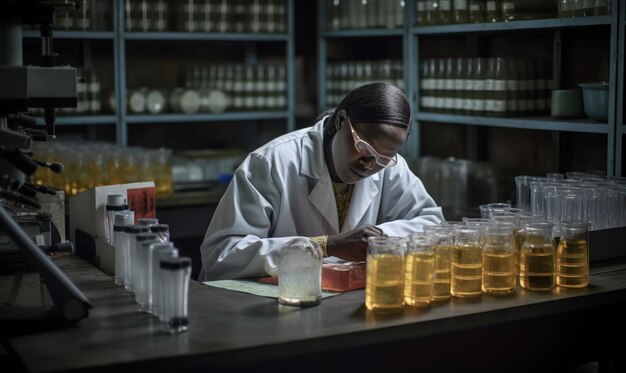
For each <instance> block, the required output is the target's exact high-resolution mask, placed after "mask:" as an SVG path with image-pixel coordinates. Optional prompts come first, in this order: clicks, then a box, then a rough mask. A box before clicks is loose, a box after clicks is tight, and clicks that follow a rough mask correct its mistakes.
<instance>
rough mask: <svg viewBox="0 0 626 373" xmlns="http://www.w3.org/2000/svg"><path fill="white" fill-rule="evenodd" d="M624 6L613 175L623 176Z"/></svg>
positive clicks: (625, 128) (624, 11) (624, 10)
mask: <svg viewBox="0 0 626 373" xmlns="http://www.w3.org/2000/svg"><path fill="white" fill-rule="evenodd" d="M625 31H626V6H620V9H619V31H618V37H617V40H618V48H617V76H618V79H617V99H616V103H617V105H616V110H615V118H616V119H615V123H616V128H615V129H616V131H615V132H616V133H615V154H616V157H615V175H616V176H625V174H624V172H623V169H622V167H623V166H624V165H623V164H622V154H623V147H624V135H626V124H625V123H624V121H625V119H626V118H625V117H624V107H623V102H624V86H625V85H626V80H625V79H624V60H625V58H624V56H625V55H626V50H625V48H626V32H625Z"/></svg>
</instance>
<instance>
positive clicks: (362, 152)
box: [332, 112, 408, 184]
mask: <svg viewBox="0 0 626 373" xmlns="http://www.w3.org/2000/svg"><path fill="white" fill-rule="evenodd" d="M337 121H338V122H337V125H338V127H339V128H338V130H337V133H336V135H335V136H334V138H333V143H332V152H333V164H334V166H335V171H336V172H337V177H338V178H339V179H341V181H343V182H344V183H346V184H354V183H356V182H357V181H359V180H362V179H365V178H367V177H369V176H371V175H373V174H375V173H377V172H378V171H380V170H382V169H383V166H381V165H379V164H378V163H377V162H376V157H377V155H376V153H377V154H378V155H379V156H384V157H387V158H393V159H395V157H396V155H397V154H398V151H400V148H401V147H402V145H403V144H404V142H405V141H406V138H407V135H408V129H407V128H402V127H398V126H395V125H391V124H377V123H357V124H355V123H351V121H350V119H349V117H348V116H347V115H345V112H344V113H341V114H338V115H337ZM350 127H352V129H353V130H354V132H353V131H352V129H351V128H350ZM359 140H361V141H362V142H365V143H366V144H367V145H369V146H367V145H365V144H362V143H361V144H359V149H357V147H356V146H355V144H356V143H357V142H358V141H359ZM379 163H385V160H383V159H379ZM392 163H393V162H392ZM388 167H391V166H388Z"/></svg>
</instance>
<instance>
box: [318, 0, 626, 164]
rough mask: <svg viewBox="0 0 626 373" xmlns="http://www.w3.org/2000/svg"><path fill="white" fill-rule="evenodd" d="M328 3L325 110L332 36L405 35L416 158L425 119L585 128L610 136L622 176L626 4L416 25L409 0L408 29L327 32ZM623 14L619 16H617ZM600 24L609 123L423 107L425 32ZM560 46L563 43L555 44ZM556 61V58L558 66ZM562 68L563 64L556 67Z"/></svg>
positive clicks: (323, 36) (411, 149)
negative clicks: (606, 48)
mask: <svg viewBox="0 0 626 373" xmlns="http://www.w3.org/2000/svg"><path fill="white" fill-rule="evenodd" d="M324 3H325V2H324V1H323V0H318V4H317V5H318V51H319V52H318V109H319V110H323V109H325V107H324V106H325V103H326V82H325V78H326V67H327V65H326V59H327V45H326V44H327V40H329V39H336V38H373V37H381V36H397V37H402V38H403V44H402V45H403V48H404V50H403V51H402V53H403V69H404V71H403V74H404V78H405V88H406V93H407V97H408V99H409V102H410V104H411V109H412V113H413V115H412V118H413V120H414V128H413V131H412V133H411V137H410V138H409V141H408V143H407V146H405V148H408V149H403V154H404V155H405V156H409V157H411V156H412V157H417V156H419V154H420V149H419V143H420V142H419V124H420V122H435V123H452V124H459V125H467V126H486V127H501V128H520V129H528V130H542V131H544V130H545V131H557V132H563V131H565V132H580V133H596V134H605V135H606V137H607V158H606V159H607V175H621V167H622V165H621V157H622V155H621V154H622V142H623V141H622V137H623V135H624V134H626V124H624V115H623V109H622V105H621V103H622V102H623V97H624V84H625V83H624V79H623V77H624V55H625V50H624V49H625V40H624V38H625V37H624V32H625V28H626V26H625V23H626V21H625V18H626V15H625V13H626V10H625V9H624V8H626V7H625V6H624V5H623V3H621V2H618V1H613V2H612V12H611V15H608V16H589V17H577V18H554V19H538V20H522V21H513V22H497V23H479V24H463V25H458V24H450V25H437V26H413V25H414V24H415V17H414V15H415V11H416V3H415V0H408V1H406V2H405V9H404V11H405V15H404V20H405V25H404V28H403V29H367V30H345V31H332V32H328V31H325V28H326V25H325V19H326V16H325V4H324ZM618 15H619V16H618ZM595 26H606V27H610V49H611V50H610V56H611V59H610V66H609V71H610V77H609V80H610V85H609V118H608V121H607V123H598V122H594V121H591V120H560V119H559V120H555V119H554V118H551V117H504V118H494V117H481V116H469V115H450V114H442V113H432V112H422V111H420V110H419V107H418V105H417V104H416V103H417V102H419V73H418V72H419V43H420V38H421V37H422V36H429V37H431V36H434V37H436V36H446V35H455V34H457V35H458V34H468V33H473V34H477V35H486V36H489V35H493V34H505V33H511V34H512V33H516V32H523V31H527V30H548V31H549V30H553V32H554V33H557V32H560V30H563V29H570V28H585V27H595ZM555 48H560V45H555ZM556 63H557V62H555V64H556ZM554 69H555V71H560V66H555V67H554Z"/></svg>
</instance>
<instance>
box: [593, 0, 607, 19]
mask: <svg viewBox="0 0 626 373" xmlns="http://www.w3.org/2000/svg"><path fill="white" fill-rule="evenodd" d="M593 10H594V15H596V16H608V15H610V14H611V0H594V2H593Z"/></svg>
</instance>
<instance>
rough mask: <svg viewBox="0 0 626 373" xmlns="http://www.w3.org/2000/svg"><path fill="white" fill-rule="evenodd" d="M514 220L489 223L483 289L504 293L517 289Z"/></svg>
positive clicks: (483, 257)
mask: <svg viewBox="0 0 626 373" xmlns="http://www.w3.org/2000/svg"><path fill="white" fill-rule="evenodd" d="M514 227H515V224H514V223H513V222H512V221H494V222H492V223H490V224H489V225H487V227H486V230H485V243H484V245H483V255H482V261H483V275H482V276H483V277H482V291H483V292H484V293H486V294H494V295H502V294H509V293H512V292H513V291H514V290H515V249H514V246H513V228H514Z"/></svg>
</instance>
